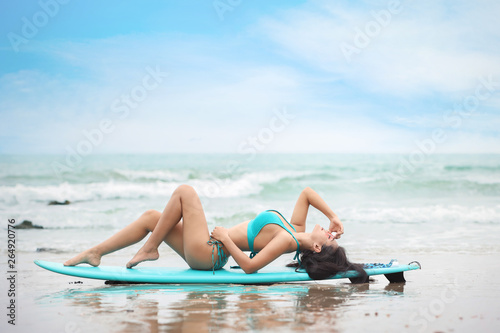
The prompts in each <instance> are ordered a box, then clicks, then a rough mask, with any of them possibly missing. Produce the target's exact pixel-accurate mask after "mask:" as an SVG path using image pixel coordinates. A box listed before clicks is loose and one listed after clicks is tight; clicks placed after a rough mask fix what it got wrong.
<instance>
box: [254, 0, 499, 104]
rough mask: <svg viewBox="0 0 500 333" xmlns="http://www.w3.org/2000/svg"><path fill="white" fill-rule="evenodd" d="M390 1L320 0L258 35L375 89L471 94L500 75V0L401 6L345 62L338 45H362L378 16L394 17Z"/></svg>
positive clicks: (265, 24)
mask: <svg viewBox="0 0 500 333" xmlns="http://www.w3.org/2000/svg"><path fill="white" fill-rule="evenodd" d="M387 4H388V3H386V2H381V3H379V4H377V5H373V3H369V4H367V3H365V4H364V5H361V6H360V5H358V6H355V5H354V4H352V3H346V2H343V3H342V2H335V3H332V2H330V1H315V2H314V3H313V4H312V5H311V4H308V5H306V6H304V7H303V8H302V9H300V10H296V9H295V10H290V11H286V12H285V13H284V14H283V15H282V17H280V18H276V17H273V18H269V17H268V18H266V19H263V20H262V21H261V24H260V31H261V33H262V34H264V35H266V36H268V37H269V38H270V39H271V40H273V41H275V42H276V43H278V44H279V45H281V47H282V51H281V52H282V53H285V54H286V53H288V54H289V55H290V56H293V57H295V58H297V59H299V60H305V61H307V62H308V63H309V65H310V66H312V67H316V68H321V69H323V70H325V71H326V72H329V73H331V74H333V75H336V76H338V77H339V78H340V79H343V80H346V81H347V82H350V83H352V84H353V85H356V86H358V87H360V88H362V89H364V90H366V91H370V92H378V93H385V94H389V95H391V94H392V95H397V96H404V95H411V96H419V95H426V94H432V93H434V92H438V93H452V92H456V91H460V90H467V89H470V88H471V85H474V84H475V81H476V80H477V78H478V77H480V76H483V75H489V74H492V73H493V74H495V75H500V45H499V43H498V40H499V38H500V30H499V29H498V26H497V25H495V24H493V23H492V22H495V21H497V18H496V15H497V14H495V13H499V12H500V3H498V2H495V1H480V2H474V3H473V4H472V3H471V2H468V1H459V2H454V3H453V4H451V3H447V4H446V5H444V4H440V3H436V2H435V1H424V2H422V1H418V2H417V1H414V2H410V1H401V4H402V5H401V12H400V13H394V14H391V15H390V17H389V18H388V19H385V21H386V22H389V23H388V24H387V26H385V27H381V25H380V24H379V27H381V29H380V32H379V33H378V34H375V33H373V34H372V35H373V37H369V36H368V37H369V41H368V42H366V44H367V46H366V47H364V48H362V47H358V49H359V50H360V53H359V54H353V55H352V57H350V59H351V62H350V63H349V62H347V61H346V58H345V56H344V54H343V53H342V51H341V49H340V46H341V45H342V44H343V43H347V44H350V45H351V46H353V47H355V46H356V45H358V46H363V44H362V43H356V38H360V37H359V36H360V35H361V33H360V32H359V31H362V32H365V31H366V29H370V27H373V26H374V23H375V24H376V22H377V20H376V15H374V14H373V12H376V13H380V12H381V11H385V12H386V13H389V11H388V5H387ZM386 17H388V16H386ZM379 21H381V19H379ZM370 22H371V23H370ZM372 29H373V28H372ZM370 31H375V30H370ZM359 41H361V39H359V40H358V42H359Z"/></svg>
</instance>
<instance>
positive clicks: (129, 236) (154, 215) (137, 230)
mask: <svg viewBox="0 0 500 333" xmlns="http://www.w3.org/2000/svg"><path fill="white" fill-rule="evenodd" d="M160 215H161V213H160V212H158V211H156V210H148V211H146V212H145V213H144V214H142V215H141V216H140V217H139V218H138V219H137V220H135V221H134V222H132V223H131V224H129V225H128V226H126V227H125V228H123V229H122V230H120V231H119V232H118V233H116V234H114V235H113V236H111V237H110V238H108V239H107V240H105V241H104V242H102V243H100V244H98V245H96V246H94V247H92V248H90V249H88V250H86V251H83V252H82V253H80V254H78V255H77V256H75V257H74V258H72V259H70V260H68V261H66V262H65V263H64V265H65V266H75V265H78V264H82V263H86V264H90V265H92V266H99V264H100V263H101V257H102V256H103V255H106V254H108V253H111V252H114V251H117V250H120V249H123V248H125V247H127V246H130V245H132V244H135V243H137V242H139V241H141V240H142V239H143V238H144V237H146V235H147V234H148V233H149V232H150V231H152V230H154V228H155V226H156V225H157V223H158V220H159V218H160Z"/></svg>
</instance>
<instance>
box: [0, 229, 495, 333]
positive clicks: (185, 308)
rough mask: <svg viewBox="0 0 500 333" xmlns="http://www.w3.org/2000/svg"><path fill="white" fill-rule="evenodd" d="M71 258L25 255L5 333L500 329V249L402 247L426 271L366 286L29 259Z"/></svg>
mask: <svg viewBox="0 0 500 333" xmlns="http://www.w3.org/2000/svg"><path fill="white" fill-rule="evenodd" d="M28 232H30V231H28ZM20 237H22V233H20ZM132 253H133V250H124V251H121V252H120V253H117V254H113V255H111V256H109V257H106V258H105V260H103V265H112V264H118V263H120V262H121V263H123V264H124V263H125V262H126V261H127V260H128V259H129V255H130V254H132ZM66 257H67V255H61V254H55V253H36V252H34V253H23V255H22V256H20V258H19V259H20V265H19V274H18V278H19V280H18V285H17V290H18V296H17V304H18V306H19V307H18V311H17V318H16V325H15V327H13V326H12V325H7V323H6V320H5V319H4V320H3V321H2V323H1V325H2V332H33V331H36V332H67V333H69V332H74V333H76V332H93V333H97V332H219V331H220V332H234V331H245V332H250V331H251V332H276V331H277V330H283V331H297V332H301V331H325V332H364V331H366V330H367V328H369V329H370V331H374V332H397V331H407V332H471V331H473V330H477V331H481V332H496V331H497V330H498V328H499V327H500V314H499V312H498V309H499V305H500V303H499V301H498V299H499V297H500V282H499V281H500V273H499V272H500V263H499V262H498V260H497V258H498V254H497V253H490V254H484V255H473V254H466V253H464V254H460V253H440V254H430V253H427V254H425V253H405V254H404V256H401V257H400V262H402V263H404V262H406V261H408V262H409V261H411V260H418V261H420V262H421V264H422V270H418V271H411V272H406V273H405V276H406V279H407V282H406V283H404V284H389V283H388V281H387V280H386V279H385V278H384V277H382V276H376V277H375V281H373V282H371V283H369V284H361V285H352V284H350V283H349V282H348V280H345V281H344V280H335V281H321V282H313V283H289V284H274V285H270V286H257V285H253V286H244V285H184V286H183V285H147V284H146V285H115V286H110V285H105V284H104V283H103V281H98V280H90V279H83V278H74V277H69V276H63V275H58V274H55V273H52V272H49V271H45V270H43V269H41V268H39V267H38V266H36V265H35V264H33V260H34V259H44V260H51V261H58V262H61V261H64V260H65V259H66ZM356 259H358V258H356ZM359 259H363V258H359ZM166 261H168V265H174V266H182V265H183V263H182V261H180V260H179V259H178V258H177V257H176V256H175V255H174V254H173V253H171V252H170V250H168V249H164V250H163V252H162V257H161V258H160V260H159V261H158V262H154V263H145V265H152V266H154V265H161V263H162V262H166ZM284 263H286V260H280V261H279V262H275V263H274V264H276V265H280V264H284ZM2 266H3V263H2ZM2 289H3V290H4V287H3V286H2Z"/></svg>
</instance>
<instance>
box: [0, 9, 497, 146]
mask: <svg viewBox="0 0 500 333" xmlns="http://www.w3.org/2000/svg"><path fill="white" fill-rule="evenodd" d="M499 12H500V3H498V2H497V1H485V0H480V1H474V2H471V1H461V0H458V1H442V2H439V3H436V2H435V1H397V0H396V1H356V2H354V1H326V0H324V1H322V0H314V1H292V0H290V1H272V2H271V1H249V0H241V1H238V0H221V1H143V2H139V1H125V2H123V1H85V2H81V1H80V2H77V1H69V0H64V1H62V0H59V1H57V0H41V1H23V2H15V3H13V2H6V1H4V2H2V4H0V15H1V20H0V30H1V39H0V56H1V59H2V61H1V63H2V65H1V67H0V153H56V154H68V151H80V153H82V154H83V153H85V154H87V153H167V152H187V153H192V152H225V153H241V152H242V151H245V150H248V149H254V148H255V149H256V150H258V151H261V152H325V153H329V152H332V153H336V152H342V153H345V152H353V153H366V152H383V153H393V152H397V153H403V154H410V153H411V152H412V151H415V149H421V150H422V149H423V148H419V147H422V146H423V143H427V144H428V146H427V147H432V149H429V152H431V153H460V152H466V153H474V152H478V153H500V137H499V130H498V129H499V128H500V29H499V25H498V18H497V17H496V16H497V13H499ZM155 73H156V74H155ZM127 96H128V97H127ZM278 115H281V118H283V117H285V118H284V119H286V120H285V121H281V122H280V119H281V118H280V116H278ZM287 117H288V118H287ZM424 146H425V145H424ZM423 150H425V149H423Z"/></svg>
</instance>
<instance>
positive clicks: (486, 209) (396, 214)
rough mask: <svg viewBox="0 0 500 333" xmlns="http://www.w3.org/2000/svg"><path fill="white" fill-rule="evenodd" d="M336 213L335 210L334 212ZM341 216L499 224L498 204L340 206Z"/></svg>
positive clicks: (413, 222) (378, 221)
mask: <svg viewBox="0 0 500 333" xmlns="http://www.w3.org/2000/svg"><path fill="white" fill-rule="evenodd" d="M337 214H339V213H337ZM341 216H343V217H344V219H347V220H352V221H356V222H362V223H369V224H379V225H396V224H397V225H401V224H409V225H415V226H419V225H422V224H426V225H427V226H426V228H428V225H429V224H438V225H439V224H441V225H443V224H444V225H448V226H452V225H453V224H455V227H457V226H459V225H468V224H472V223H474V224H493V225H500V205H494V206H493V205H492V206H486V205H484V206H483V205H481V206H472V207H471V206H468V205H425V206H419V207H405V206H402V207H397V206H394V207H387V206H386V207H383V206H382V207H373V208H358V207H356V208H344V209H342V210H341Z"/></svg>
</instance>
